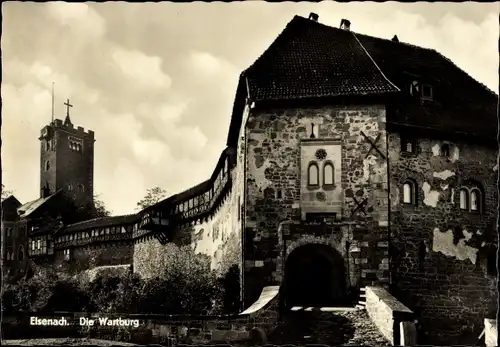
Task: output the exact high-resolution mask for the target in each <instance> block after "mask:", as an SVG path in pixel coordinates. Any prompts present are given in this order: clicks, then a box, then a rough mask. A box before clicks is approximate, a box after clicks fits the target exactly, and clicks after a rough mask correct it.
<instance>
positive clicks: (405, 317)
mask: <svg viewBox="0 0 500 347" xmlns="http://www.w3.org/2000/svg"><path fill="white" fill-rule="evenodd" d="M366 311H367V312H368V315H369V316H370V319H371V320H372V321H373V322H374V323H375V325H376V326H377V328H378V329H379V330H380V332H381V333H382V334H383V335H384V336H385V337H386V338H387V339H388V340H389V341H390V342H391V343H392V344H393V345H394V344H399V342H400V339H401V332H400V323H401V322H411V323H413V320H414V313H413V311H412V310H410V309H409V308H408V307H406V306H405V305H403V304H402V303H401V302H399V301H398V300H397V299H396V298H395V297H394V296H392V295H391V294H390V293H389V292H388V291H387V290H386V289H384V288H382V287H371V286H369V287H366Z"/></svg>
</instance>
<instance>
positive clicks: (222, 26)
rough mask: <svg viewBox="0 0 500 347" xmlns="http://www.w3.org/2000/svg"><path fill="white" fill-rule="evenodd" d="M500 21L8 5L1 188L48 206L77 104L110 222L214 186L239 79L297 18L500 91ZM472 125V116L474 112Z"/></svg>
mask: <svg viewBox="0 0 500 347" xmlns="http://www.w3.org/2000/svg"><path fill="white" fill-rule="evenodd" d="M498 10H499V5H498V3H496V4H471V3H460V4H450V3H417V4H402V3H395V2H393V3H383V4H374V3H366V2H364V3H358V4H356V3H349V4H338V3H331V2H328V3H327V2H324V3H319V4H314V3H305V2H302V3H278V4H273V3H265V2H255V1H251V2H245V3H229V4H227V3H213V4H212V3H199V2H197V3H190V4H172V3H166V2H165V3H144V4H134V3H117V2H109V3H101V4H96V3H75V4H69V3H64V2H58V3H22V2H9V3H5V2H4V3H2V12H3V28H2V29H3V31H2V62H3V65H2V74H3V78H2V99H3V100H2V101H3V105H2V106H3V109H2V117H3V121H2V140H3V141H2V144H3V146H2V169H3V176H2V177H3V183H4V184H5V185H6V187H7V188H9V189H11V190H14V192H15V195H16V197H17V198H18V199H19V200H20V201H21V202H23V203H24V202H27V201H30V200H33V199H36V198H38V197H39V194H40V193H39V185H40V182H39V171H40V169H39V168H40V144H39V141H38V136H39V134H40V129H41V128H42V127H43V126H44V125H46V124H47V123H48V122H49V121H50V118H51V85H52V81H54V82H55V90H56V93H55V95H56V117H57V118H61V119H64V112H65V109H64V106H63V103H64V101H65V100H66V98H70V100H71V103H72V104H73V105H74V107H73V109H72V113H71V114H72V121H73V123H74V124H75V125H76V126H83V127H84V128H85V129H93V130H94V131H95V133H96V139H97V141H96V143H95V166H94V187H95V189H94V190H95V193H96V194H100V196H101V199H102V200H103V201H104V202H105V204H106V206H107V207H108V209H110V210H111V211H112V212H113V214H126V213H132V212H134V210H135V206H136V202H137V201H138V200H139V199H141V198H142V197H143V196H144V194H145V192H146V190H147V189H148V188H151V187H153V186H160V187H162V188H164V189H166V190H167V191H168V192H169V193H172V194H173V193H177V192H179V191H181V190H184V189H186V188H189V187H190V186H192V185H194V184H197V183H199V182H201V181H203V180H205V179H207V178H208V177H209V175H210V174H211V173H212V170H213V169H214V167H215V164H216V161H217V159H218V157H219V155H220V152H221V151H222V149H223V148H224V146H225V141H226V136H227V131H228V126H229V121H230V115H231V108H232V103H233V99H234V94H235V90H236V83H237V79H238V75H239V73H240V72H241V71H243V70H244V69H245V68H247V67H248V66H249V65H250V64H251V63H252V62H253V61H254V60H255V59H256V58H257V57H258V56H259V55H260V54H261V53H262V52H263V51H264V50H265V49H266V48H267V47H268V45H269V44H270V43H271V42H272V41H273V40H274V38H276V36H277V35H278V34H279V33H280V32H281V31H282V30H283V28H284V27H285V25H286V24H287V23H288V22H289V21H290V20H291V19H292V17H293V16H294V15H296V14H298V15H302V16H306V17H307V16H308V14H309V13H310V12H315V13H317V14H318V15H319V21H320V22H321V23H325V24H328V25H332V26H338V25H339V24H340V20H341V19H342V18H346V19H349V20H350V21H351V29H352V30H353V31H355V32H359V33H363V34H368V35H373V36H378V37H383V38H389V39H390V38H392V37H393V36H394V35H395V34H397V35H398V37H399V39H400V41H403V42H408V43H412V44H415V45H419V46H423V47H429V48H434V49H436V50H438V51H439V52H441V53H442V54H444V55H445V56H447V57H448V58H450V59H451V60H453V61H454V62H455V63H456V64H457V65H458V66H460V67H461V68H462V69H464V70H465V71H467V72H468V73H469V74H470V75H471V76H473V77H474V78H476V79H477V80H479V81H480V82H482V83H484V84H485V85H487V86H488V87H489V88H490V89H493V90H494V91H496V92H497V93H498V87H497V86H498ZM471 116H473V115H471Z"/></svg>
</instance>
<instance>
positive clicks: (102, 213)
mask: <svg viewBox="0 0 500 347" xmlns="http://www.w3.org/2000/svg"><path fill="white" fill-rule="evenodd" d="M94 207H95V215H96V216H95V217H96V218H100V217H109V216H110V215H111V212H110V211H108V209H106V206H105V205H104V202H103V201H102V200H100V199H99V195H94Z"/></svg>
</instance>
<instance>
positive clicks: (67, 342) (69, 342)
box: [2, 338, 135, 346]
mask: <svg viewBox="0 0 500 347" xmlns="http://www.w3.org/2000/svg"><path fill="white" fill-rule="evenodd" d="M2 345H4V346H9V345H15V346H88V345H93V346H135V344H132V343H125V342H115V341H108V340H97V339H71V338H65V339H29V340H2Z"/></svg>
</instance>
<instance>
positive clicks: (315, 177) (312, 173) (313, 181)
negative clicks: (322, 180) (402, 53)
mask: <svg viewBox="0 0 500 347" xmlns="http://www.w3.org/2000/svg"><path fill="white" fill-rule="evenodd" d="M307 185H308V186H319V167H318V164H316V163H315V162H312V163H310V164H309V168H308V169H307Z"/></svg>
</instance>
